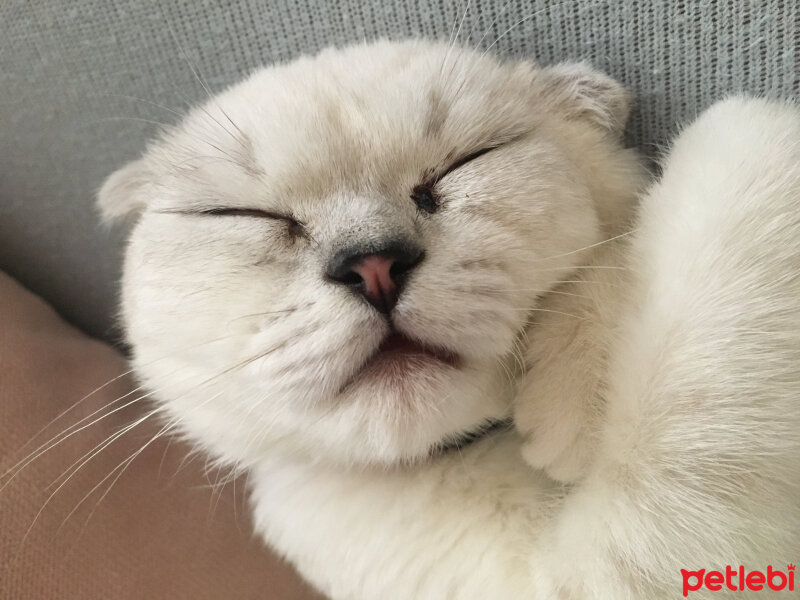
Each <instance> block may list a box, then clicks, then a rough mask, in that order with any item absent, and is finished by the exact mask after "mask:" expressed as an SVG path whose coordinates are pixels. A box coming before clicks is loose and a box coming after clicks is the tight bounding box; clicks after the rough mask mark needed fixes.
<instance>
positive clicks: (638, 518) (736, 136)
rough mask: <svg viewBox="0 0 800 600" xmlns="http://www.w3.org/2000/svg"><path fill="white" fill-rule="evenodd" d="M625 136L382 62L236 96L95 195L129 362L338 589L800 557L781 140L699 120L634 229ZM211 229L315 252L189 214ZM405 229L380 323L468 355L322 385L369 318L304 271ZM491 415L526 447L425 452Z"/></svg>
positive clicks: (264, 518)
mask: <svg viewBox="0 0 800 600" xmlns="http://www.w3.org/2000/svg"><path fill="white" fill-rule="evenodd" d="M626 113H627V99H626V95H625V93H624V92H623V91H622V89H621V88H620V87H619V86H618V85H617V84H616V83H614V82H613V81H612V80H610V79H608V78H607V77H605V76H603V75H601V74H598V73H596V72H594V71H592V70H591V69H590V68H589V67H587V66H585V65H562V66H558V67H555V68H551V69H540V68H538V67H536V66H534V65H532V64H530V63H516V64H506V63H500V62H498V61H497V60H496V59H494V58H491V57H488V56H480V55H478V54H475V53H472V52H470V51H467V50H462V49H458V48H454V49H448V48H447V47H444V46H440V45H436V44H429V43H424V42H407V43H402V44H392V43H386V42H383V43H378V44H372V45H363V46H357V47H352V48H348V49H344V50H329V51H326V52H323V53H322V54H321V55H319V56H318V57H315V58H304V59H301V60H299V61H296V62H294V63H291V64H289V65H284V66H276V67H273V68H270V69H265V70H263V71H260V72H258V73H256V74H255V75H253V76H252V77H251V78H250V79H249V80H247V81H245V82H244V83H242V84H240V85H238V86H236V87H234V88H232V89H230V90H228V91H227V92H224V93H223V94H221V95H219V96H217V97H216V98H214V99H212V100H211V101H210V102H209V103H208V104H206V105H205V106H204V107H201V108H199V109H197V110H195V111H193V112H192V113H191V114H190V115H189V116H188V117H187V119H186V120H185V121H184V122H183V123H182V124H181V126H180V127H178V128H176V130H175V131H172V132H168V133H166V134H165V135H164V136H163V137H162V139H160V140H159V141H157V142H156V143H155V144H154V145H152V146H151V147H150V148H149V149H148V151H147V153H146V154H145V156H144V157H143V158H142V159H140V160H139V161H137V162H136V163H134V164H133V165H132V166H130V167H127V168H126V170H123V171H121V172H119V173H118V174H116V175H114V176H112V177H111V178H110V179H109V182H108V183H107V184H106V186H104V188H103V190H101V193H100V204H101V206H102V207H103V209H104V211H105V212H106V214H107V215H109V216H119V215H121V214H129V213H131V212H134V213H135V214H137V215H138V216H137V224H136V226H135V229H134V231H133V234H132V238H131V244H130V246H129V249H128V253H127V257H126V267H125V280H124V286H123V300H124V302H123V308H124V317H125V324H126V328H127V331H128V336H129V339H130V341H131V343H132V344H133V348H134V365H135V367H136V370H137V373H138V374H139V376H140V377H141V378H142V379H143V380H144V382H145V383H146V384H147V385H148V386H149V387H150V388H152V389H154V390H155V395H156V398H157V399H158V401H159V402H160V403H161V405H162V406H163V407H164V410H165V411H166V413H167V414H168V415H169V417H170V418H171V419H172V420H173V423H174V424H175V426H176V427H177V428H178V429H179V430H180V431H181V432H183V433H184V434H185V435H187V436H189V437H191V438H192V439H194V440H195V441H198V442H200V443H201V444H202V445H203V447H204V448H205V449H207V450H208V451H209V452H210V453H212V455H213V456H215V457H216V458H218V459H219V460H220V461H221V462H224V463H226V464H231V465H236V466H238V467H239V468H243V469H247V470H248V471H249V473H250V482H251V484H252V488H253V489H252V501H253V507H254V514H255V519H256V525H257V528H258V530H259V531H260V532H261V533H263V534H264V537H265V539H266V540H267V541H268V542H269V543H270V544H271V545H272V546H273V547H275V548H276V549H277V550H278V551H279V552H281V553H282V554H284V555H286V556H287V557H288V558H289V559H290V560H291V561H292V562H293V563H294V564H296V565H297V566H298V568H299V569H300V571H301V572H302V573H303V574H304V575H305V576H306V577H307V578H308V579H309V580H311V581H312V582H313V583H314V584H316V585H317V586H318V587H319V588H320V589H321V590H323V591H324V592H326V593H327V594H329V595H330V596H331V597H332V598H334V599H337V600H338V599H350V598H352V599H354V600H355V599H372V598H376V599H384V598H397V599H411V598H413V599H426V598H431V599H439V598H464V599H468V598H469V599H472V598H518V597H541V598H547V599H549V598H562V597H563V598H597V599H608V598H614V599H621V600H624V599H625V598H661V597H663V598H674V597H677V596H678V595H679V593H680V573H679V569H680V568H681V567H684V568H688V569H697V568H703V567H706V568H712V567H717V568H718V567H720V566H723V565H724V564H734V563H735V564H739V563H740V562H742V561H745V562H749V563H753V564H761V563H764V564H766V563H770V564H777V565H781V564H782V565H785V564H786V562H788V561H790V560H797V559H798V552H799V551H800V547H799V546H798V539H800V524H799V523H800V507H798V500H797V499H798V497H800V426H799V425H800V423H798V420H799V419H800V411H798V410H797V408H798V403H800V401H798V400H797V398H798V392H800V389H798V388H800V373H797V372H796V371H797V370H798V369H800V366H795V365H800V361H799V360H798V359H799V358H800V356H798V354H800V343H798V342H800V339H798V336H800V333H798V332H800V328H799V327H798V325H800V322H798V321H800V302H798V299H799V298H800V294H798V292H800V289H798V287H799V286H800V283H799V282H798V281H796V280H797V277H796V276H795V270H796V269H797V265H798V251H799V250H800V217H799V216H798V214H800V213H798V210H797V207H796V206H795V204H796V202H797V200H796V199H797V197H798V195H799V194H800V166H798V165H800V160H798V158H800V150H798V142H800V117H798V114H797V111H796V110H795V109H794V108H790V107H784V106H776V105H771V104H768V103H765V102H761V101H745V100H735V101H729V102H727V103H724V104H721V105H719V106H718V107H716V108H715V109H713V110H712V111H710V112H709V113H708V114H707V115H706V116H704V117H703V118H701V119H700V120H699V121H698V123H696V124H695V125H693V126H692V127H690V128H689V129H688V130H687V131H686V132H684V133H683V134H682V136H681V137H680V139H679V140H678V142H677V143H676V146H675V148H674V150H673V153H672V155H671V157H670V158H669V160H668V161H667V162H666V165H665V166H666V169H665V172H664V176H663V178H662V181H661V182H660V183H659V184H658V185H657V186H656V187H655V188H654V189H653V190H652V191H651V192H650V193H649V194H648V195H647V196H646V198H645V200H644V202H643V205H642V207H641V210H640V213H639V216H638V222H637V223H636V224H635V228H636V233H635V234H634V235H630V236H629V235H624V234H625V233H626V232H627V231H628V230H629V228H630V227H631V225H632V220H631V219H632V216H631V213H630V208H631V206H632V200H633V198H634V196H635V194H636V193H637V191H638V190H639V189H640V187H641V181H642V178H641V172H640V170H639V168H638V166H637V162H636V160H635V158H634V157H633V156H632V155H631V154H630V153H629V152H628V151H625V150H622V148H621V146H620V143H619V134H620V129H621V126H622V124H623V123H624V120H625V116H626ZM495 144H501V146H500V147H498V148H497V149H495V150H492V151H491V152H489V153H487V154H484V155H483V156H481V157H480V158H478V159H476V160H474V161H472V162H469V163H467V164H465V165H464V166H462V167H460V168H459V169H457V170H455V171H453V172H452V173H450V174H449V175H447V176H446V177H444V178H442V179H441V181H439V182H438V184H437V190H438V191H439V194H440V196H441V201H442V206H441V208H440V210H439V211H437V212H436V213H434V214H432V215H427V214H421V213H419V212H418V211H417V209H416V207H415V206H414V203H413V202H412V201H411V200H410V199H409V194H410V192H411V190H412V189H413V187H414V186H415V185H416V184H417V183H419V180H420V179H421V178H423V177H425V175H426V173H427V174H429V173H430V172H431V171H434V172H435V171H436V170H437V169H443V168H445V167H446V166H447V164H448V163H452V162H453V161H454V160H456V159H458V158H459V156H462V155H466V154H469V153H470V152H473V151H475V150H478V149H480V148H481V147H484V146H486V145H495ZM752 156H757V157H758V159H757V160H754V159H752V158H751V157H752ZM222 207H238V208H258V209H262V210H267V211H270V212H273V213H281V214H285V215H291V216H293V217H294V218H296V219H297V220H299V221H302V222H303V223H304V224H305V225H306V231H307V235H306V236H304V237H293V236H291V235H289V233H288V231H287V227H286V224H285V223H284V222H283V221H281V220H275V219H260V218H250V217H232V216H199V215H196V214H187V213H192V212H196V211H198V210H203V209H210V208H222ZM620 234H623V235H621V237H618V238H617V239H615V240H614V241H612V242H606V241H605V240H608V239H609V238H611V237H614V236H619V235H620ZM398 236H400V237H404V238H407V239H409V238H410V239H413V240H414V241H415V242H417V243H419V244H421V245H422V247H424V249H425V252H426V255H425V259H424V260H423V262H422V263H421V264H420V265H419V266H418V267H417V268H416V269H415V271H414V272H413V273H412V275H411V278H410V280H409V282H408V285H407V287H406V289H405V290H404V291H403V294H402V295H401V297H400V301H399V303H398V305H397V308H396V310H395V312H394V314H393V318H394V323H395V325H396V326H397V327H398V328H400V329H401V330H402V331H403V332H404V333H405V334H406V335H407V336H409V337H413V338H416V339H417V340H419V341H421V342H423V343H425V344H428V345H431V346H437V347H443V348H446V349H447V350H449V351H450V352H453V353H456V354H458V355H459V356H460V357H461V359H462V364H461V366H460V367H459V368H452V367H446V366H444V365H438V366H437V365H431V364H428V363H421V364H420V365H418V367H417V368H416V370H415V371H414V372H413V373H412V375H411V376H409V375H408V373H398V374H397V375H396V376H391V375H387V376H386V377H385V380H378V381H375V380H367V381H362V380H359V379H358V378H356V380H355V383H354V385H351V386H350V387H349V388H347V389H346V390H345V391H344V392H342V385H343V384H344V383H345V382H347V381H349V380H350V379H351V378H352V377H353V375H354V374H355V373H356V372H357V371H358V369H359V367H360V365H361V364H363V362H364V360H366V359H367V358H368V357H369V356H370V355H371V354H372V353H373V352H374V351H375V350H376V348H377V347H378V346H379V345H380V342H381V340H382V338H383V336H384V335H385V334H386V332H387V330H388V329H387V325H386V322H385V320H384V319H383V318H382V317H381V316H380V315H379V314H377V312H376V311H374V310H373V309H372V308H371V307H370V306H369V305H367V304H366V303H364V302H362V301H361V300H360V299H358V298H356V297H355V296H353V295H352V294H351V293H350V292H349V291H348V290H345V289H343V288H342V287H341V286H337V285H335V284H332V283H330V282H328V281H326V280H325V279H324V277H323V276H322V274H323V272H324V265H325V264H326V261H327V260H329V258H330V256H331V255H332V254H333V253H334V252H335V251H336V250H337V249H339V248H341V247H343V245H344V244H347V243H352V242H354V241H357V242H360V243H361V242H374V241H376V240H380V239H385V238H391V237H398ZM566 280H569V281H570V282H574V283H563V282H564V281H566ZM531 317H535V318H533V319H532V318H531ZM512 404H513V407H514V409H515V418H516V421H517V427H518V428H519V430H520V432H521V434H522V436H521V437H520V436H518V435H517V434H515V433H511V432H509V433H500V434H495V435H492V436H490V437H487V438H486V439H483V440H481V441H479V442H477V443H475V444H473V445H472V446H469V447H467V448H465V449H464V450H462V451H461V452H452V453H449V454H444V455H440V456H439V455H435V456H431V455H430V452H431V449H432V448H433V447H435V446H436V444H438V443H440V442H442V441H443V440H447V439H449V438H451V437H452V436H455V435H457V434H459V432H462V431H465V430H469V429H472V428H474V427H476V426H479V425H481V424H482V423H483V422H484V421H485V420H486V419H487V418H502V417H504V416H506V415H507V414H509V411H510V409H511V407H512ZM523 455H524V457H525V460H526V461H527V462H525V461H524V460H523ZM530 465H533V466H534V467H537V468H541V469H543V470H544V471H545V472H547V473H549V474H550V475H551V476H552V477H553V478H555V479H558V480H561V481H564V482H568V483H569V484H570V485H568V486H566V487H565V486H562V485H560V484H558V483H556V482H555V481H553V480H552V479H550V478H548V477H546V476H545V474H544V472H542V471H536V470H533V469H531V467H530ZM696 594H697V595H696V597H701V596H700V593H699V592H698V593H696Z"/></svg>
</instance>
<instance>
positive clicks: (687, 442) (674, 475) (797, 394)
mask: <svg viewBox="0 0 800 600" xmlns="http://www.w3.org/2000/svg"><path fill="white" fill-rule="evenodd" d="M631 257H632V258H631V263H630V273H631V277H632V285H631V286H630V291H629V293H628V294H627V297H628V309H627V310H626V311H625V312H624V314H623V315H622V318H621V319H620V323H619V325H618V327H617V328H616V330H615V333H614V336H613V339H612V341H611V343H610V345H609V353H608V384H607V391H606V395H605V397H606V415H605V418H604V419H603V427H602V431H601V433H600V435H599V439H598V443H597V445H596V450H595V457H594V460H593V462H592V465H591V467H590V470H589V472H588V474H587V475H586V477H585V478H584V479H583V480H582V481H581V482H580V483H579V484H578V485H576V486H575V487H574V488H573V489H572V490H571V492H570V493H569V494H568V495H567V496H566V498H565V501H564V505H563V506H562V508H561V509H560V511H559V514H558V517H557V518H556V519H554V521H553V523H552V528H551V530H550V532H549V533H548V534H546V535H545V536H544V537H543V538H541V542H542V543H541V544H540V545H539V546H537V549H536V550H535V552H534V558H533V564H532V568H533V570H534V572H535V573H539V572H546V573H549V574H550V575H552V576H553V578H554V579H556V580H557V581H558V583H557V584H556V588H555V589H549V590H545V591H543V597H555V598H570V599H573V598H574V599H581V600H585V599H587V598H591V599H596V600H606V599H608V598H614V600H623V599H647V600H656V599H662V598H663V599H672V598H680V597H683V596H686V594H685V593H684V592H685V591H686V590H685V585H686V575H685V573H684V572H697V571H700V570H705V571H706V572H707V571H720V572H722V573H725V572H726V568H727V567H728V566H731V567H733V568H734V569H737V568H738V565H746V567H747V568H748V569H749V570H760V571H766V570H767V567H768V566H771V567H772V568H773V569H778V570H783V571H786V570H787V566H788V565H789V564H790V563H793V562H796V561H797V557H798V556H800V276H798V267H800V111H798V109H797V108H796V107H793V106H789V105H782V104H777V103H769V102H765V101H762V100H743V99H733V100H729V101H726V102H723V103H720V104H718V105H717V106H715V107H713V108H712V109H710V110H709V111H707V112H706V113H705V114H704V115H703V116H701V117H700V118H699V119H698V121H697V122H696V123H695V124H693V125H692V126H690V127H689V128H688V129H686V130H685V131H684V133H682V134H681V135H680V136H679V138H678V139H677V141H676V143H675V145H674V147H673V149H672V151H671V153H670V155H669V157H668V160H667V162H666V164H665V168H664V174H663V177H662V179H661V181H660V182H659V183H658V184H657V185H656V186H655V187H654V188H653V190H652V191H651V192H650V193H649V194H648V195H647V196H646V197H645V198H644V200H643V202H642V206H641V211H640V216H639V223H638V226H637V233H636V234H635V239H633V240H632V242H631ZM565 557H569V559H568V560H565ZM692 583H693V584H694V583H695V582H694V581H693V582H692ZM714 585H715V584H714ZM692 587H693V588H694V585H693V586H692ZM723 593H724V592H723ZM776 594H777V596H780V597H783V595H782V594H781V593H777V592H772V591H770V590H768V589H767V588H766V587H764V589H763V590H758V588H750V590H747V589H744V590H741V589H740V590H739V593H738V595H737V597H740V598H753V599H756V598H762V597H773V595H776ZM717 596H718V594H717V593H715V591H714V587H712V586H705V585H703V586H701V588H700V589H696V590H694V591H692V592H691V594H690V597H691V598H696V599H705V598H716V597H717Z"/></svg>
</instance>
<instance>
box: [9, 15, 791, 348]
mask: <svg viewBox="0 0 800 600" xmlns="http://www.w3.org/2000/svg"><path fill="white" fill-rule="evenodd" d="M466 5H467V0H461V1H460V2H445V1H444V0H421V1H418V2H417V1H412V0H379V1H369V2H362V1H359V0H341V1H338V2H333V1H331V2H326V1H324V0H300V1H298V2H289V1H283V0H245V1H239V2H235V1H234V2H229V3H220V2H213V1H211V0H179V1H164V2H158V1H157V0H119V1H117V2H112V1H110V0H42V1H39V2H28V1H25V0H4V1H3V2H0V269H4V270H6V271H8V272H9V273H11V274H12V275H14V276H16V277H17V278H18V279H20V280H21V281H22V282H23V283H25V284H26V285H27V286H28V287H30V288H31V289H32V290H34V291H36V292H38V293H39V294H41V295H43V296H44V297H45V298H46V299H47V300H49V301H50V302H51V303H53V304H54V305H55V306H56V307H57V308H58V309H59V310H60V311H61V312H62V314H63V315H65V316H66V317H67V318H68V319H70V320H71V321H73V322H74V323H76V324H78V325H79V326H81V327H82V328H84V329H85V330H87V331H89V332H91V333H93V334H96V335H99V336H102V337H106V338H111V339H113V338H114V337H115V335H117V334H116V333H115V329H114V327H113V314H114V306H115V302H116V300H115V296H116V291H115V290H116V280H117V278H118V275H119V269H120V265H119V260H120V249H121V245H122V242H123V239H124V236H125V232H124V230H123V229H116V230H111V231H108V230H104V229H101V228H100V227H98V224H97V219H96V216H95V212H94V209H93V195H94V192H95V190H96V189H97V187H98V186H99V185H100V183H101V182H102V180H103V178H104V177H105V176H106V175H107V174H108V173H110V172H111V171H112V170H114V169H115V168H116V167H118V166H119V165H121V164H122V163H124V162H125V161H127V160H129V159H132V158H134V157H135V156H136V155H137V154H138V153H140V152H141V151H142V149H143V147H144V144H145V140H146V139H147V138H148V137H149V136H151V135H152V134H153V133H154V132H155V131H156V130H157V127H158V125H157V124H156V122H165V123H170V122H174V121H175V119H176V118H177V117H176V115H175V113H173V110H177V111H181V110H183V109H184V107H185V106H186V104H191V103H195V102H198V101H200V100H202V99H203V98H204V97H205V91H204V90H203V86H202V85H201V84H200V82H199V80H198V78H197V77H196V76H195V75H194V73H193V72H192V68H193V67H192V66H190V65H193V66H194V67H196V70H197V72H198V73H200V74H201V75H202V78H203V80H204V81H205V82H206V83H207V85H208V87H209V88H210V89H211V90H219V89H221V88H223V87H224V86H226V85H228V84H230V83H232V82H234V81H236V80H238V79H239V78H240V77H242V75H243V74H245V73H247V72H249V71H251V70H252V69H255V68H256V67H258V66H259V65H261V64H264V63H270V62H273V61H277V60H287V59H290V58H292V57H294V56H297V55H299V54H301V53H304V52H313V51H315V50H317V49H319V48H321V47H322V46H325V45H329V44H344V43H346V42H349V41H354V40H362V39H364V38H373V37H377V36H384V37H389V38H401V37H408V36H427V37H438V38H443V39H447V38H448V36H449V35H450V32H451V28H452V26H453V23H454V22H456V21H458V20H459V19H460V18H461V15H462V14H463V13H464V9H465V7H466ZM484 31H487V33H486V37H485V38H484V39H483V41H482V46H483V47H487V46H488V45H489V44H492V43H494V47H493V50H496V51H497V52H499V53H501V54H504V55H510V56H524V57H530V58H536V59H537V60H539V61H540V62H543V63H550V62H555V61H560V60H564V59H578V58H585V59H588V60H590V61H592V62H593V63H594V64H595V65H596V66H598V67H599V68H601V69H604V70H606V71H607V72H608V73H610V74H611V75H613V76H615V77H617V78H618V79H620V80H621V81H622V82H624V83H625V84H626V85H627V86H628V87H630V88H631V89H632V90H633V91H634V93H635V94H636V96H637V98H638V106H637V108H636V111H635V113H634V115H633V118H632V120H631V123H630V127H629V134H628V135H629V141H630V143H631V144H633V145H636V146H638V147H640V148H641V149H642V150H643V151H644V152H646V153H647V154H649V155H651V156H652V155H653V154H654V153H655V152H656V151H657V149H658V148H659V147H660V146H663V144H664V143H665V141H666V140H667V139H668V138H669V136H670V134H671V133H672V132H673V131H674V130H675V128H676V126H677V124H678V123H680V122H682V121H685V120H687V119H691V118H692V117H693V116H694V115H695V114H696V113H697V112H698V111H699V110H701V109H702V108H704V107H705V106H707V105H708V104H710V103H711V102H712V101H713V100H715V99H718V98H720V97H722V96H724V95H726V94H728V93H731V92H735V91H748V92H752V93H758V94H766V95H769V96H773V97H796V96H797V95H798V92H800V85H799V81H800V51H799V50H798V47H799V46H800V44H798V42H800V40H799V39H798V31H800V3H798V2H797V0H719V1H713V0H663V1H662V0H641V1H636V0H606V1H603V0H569V1H563V2H550V1H547V0H511V1H509V2H508V3H506V0H499V1H497V2H489V1H486V0H472V1H471V2H470V3H469V9H468V11H467V12H466V17H465V19H464V25H463V27H462V29H461V35H460V39H461V41H462V42H463V43H465V44H473V45H475V44H477V43H478V41H479V40H480V38H481V36H482V34H483V32H484ZM187 57H188V60H187Z"/></svg>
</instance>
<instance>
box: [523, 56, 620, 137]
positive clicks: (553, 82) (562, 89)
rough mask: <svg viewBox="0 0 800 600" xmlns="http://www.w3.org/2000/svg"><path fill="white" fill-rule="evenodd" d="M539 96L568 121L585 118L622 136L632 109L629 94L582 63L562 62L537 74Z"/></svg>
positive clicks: (615, 82)
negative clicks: (539, 85) (568, 119)
mask: <svg viewBox="0 0 800 600" xmlns="http://www.w3.org/2000/svg"><path fill="white" fill-rule="evenodd" d="M537 79H538V80H539V81H540V84H541V88H542V89H541V93H542V95H543V97H544V99H545V101H547V102H548V103H550V104H551V106H552V107H553V108H555V109H557V110H559V111H561V112H562V113H564V114H565V115H566V116H567V118H570V119H578V118H586V119H589V120H590V121H592V122H593V123H595V124H596V125H599V126H600V127H602V128H604V129H607V130H609V131H610V132H612V133H615V134H617V135H622V132H623V130H624V129H625V123H626V122H627V120H628V113H629V112H630V106H631V95H630V93H629V92H628V91H627V90H626V89H625V88H623V87H622V86H621V85H620V84H619V83H617V81H615V80H614V79H612V78H611V77H609V76H608V75H605V74H603V73H601V72H599V71H596V70H595V69H593V68H592V67H591V66H590V65H588V64H587V63H584V62H579V63H561V64H558V65H554V66H552V67H547V68H544V69H542V70H540V71H539V72H538V73H537Z"/></svg>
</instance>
